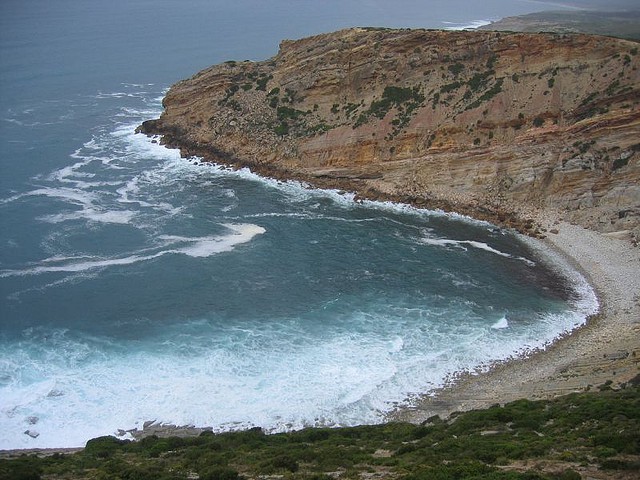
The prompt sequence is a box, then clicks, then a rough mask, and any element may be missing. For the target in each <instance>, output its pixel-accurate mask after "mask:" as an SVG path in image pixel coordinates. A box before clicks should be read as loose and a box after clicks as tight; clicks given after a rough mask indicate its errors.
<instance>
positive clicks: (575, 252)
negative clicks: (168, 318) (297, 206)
mask: <svg viewBox="0 0 640 480" xmlns="http://www.w3.org/2000/svg"><path fill="white" fill-rule="evenodd" d="M315 188H317V186H316V187H315ZM534 216H535V217H536V218H535V220H536V223H537V225H538V226H539V228H540V231H542V232H546V234H547V236H546V237H545V238H542V239H540V238H535V237H533V236H532V237H529V238H530V241H531V242H535V243H534V244H533V245H534V247H535V248H537V249H542V251H544V250H547V251H548V252H551V253H552V257H553V255H557V256H558V257H559V258H560V259H561V260H562V261H563V262H564V263H565V265H568V266H569V267H570V268H571V269H573V270H575V271H577V272H578V273H579V274H580V275H582V276H583V277H584V278H585V280H586V281H587V282H588V284H589V285H590V286H591V287H592V288H593V289H594V291H595V293H596V296H597V299H598V303H599V309H598V312H597V313H596V314H595V315H593V316H591V317H590V318H588V319H587V321H586V323H585V324H583V325H581V326H579V327H577V328H576V329H574V330H572V331H570V332H568V333H567V334H565V335H563V336H561V337H559V338H558V339H556V340H555V341H554V342H553V343H551V344H550V345H549V346H548V347H547V348H545V349H544V350H538V351H535V352H533V353H531V354H528V355H525V356H522V357H514V358H511V359H508V360H504V361H500V362H497V363H496V364H494V365H491V366H490V367H489V368H488V370H487V371H484V372H481V373H461V374H458V375H454V376H453V377H452V378H451V379H450V381H449V383H448V384H447V385H446V386H444V387H442V388H440V389H438V390H436V391H434V392H431V393H429V394H424V395H423V396H422V397H420V398H419V399H418V400H417V401H415V402H414V404H413V405H411V406H408V405H407V406H400V407H398V409H397V410H395V411H392V412H390V413H389V414H388V415H387V417H386V421H387V422H394V421H402V422H411V423H415V424H420V423H424V422H426V421H428V419H429V418H431V417H433V416H435V415H438V416H440V417H441V418H447V417H449V416H451V415H452V414H455V413H456V412H463V411H468V410H474V409H482V408H488V407H490V406H492V405H495V404H505V403H508V402H511V401H514V400H518V399H529V400H541V399H551V398H554V397H557V396H560V395H565V394H568V393H572V392H580V391H586V390H589V389H592V388H598V387H599V386H601V385H603V384H605V383H607V384H609V383H610V388H620V387H621V385H622V384H625V383H627V382H630V381H632V382H634V383H635V382H638V381H639V379H640V275H638V273H637V272H640V248H638V247H634V246H633V245H632V242H631V237H630V236H629V235H628V234H627V233H625V232H618V233H617V234H601V233H598V232H595V231H593V230H589V229H586V228H583V227H581V226H578V225H574V224H570V223H567V222H564V221H563V220H562V219H560V218H559V215H558V214H557V213H555V212H551V211H544V212H538V213H537V214H536V215H534ZM471 218H474V217H471ZM551 259H553V258H551ZM634 292H636V293H635V294H634ZM148 423H149V425H146V424H145V427H144V428H143V429H140V430H128V431H127V432H128V433H129V434H130V438H133V439H134V440H140V439H142V438H144V437H147V436H150V435H157V436H159V437H169V436H180V437H189V436H197V435H199V434H200V433H202V431H205V430H211V428H207V427H202V428H199V427H194V426H177V425H165V424H156V423H153V422H148ZM82 449H83V448H82V447H78V448H66V447H61V448H33V449H9V450H0V458H15V457H17V456H20V455H25V454H26V455H32V454H33V455H37V456H49V455H52V454H55V453H63V454H64V453H74V452H77V451H80V450H82Z"/></svg>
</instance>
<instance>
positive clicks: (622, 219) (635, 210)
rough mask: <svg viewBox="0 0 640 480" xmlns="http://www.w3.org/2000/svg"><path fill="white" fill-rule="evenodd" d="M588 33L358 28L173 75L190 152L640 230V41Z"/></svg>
mask: <svg viewBox="0 0 640 480" xmlns="http://www.w3.org/2000/svg"><path fill="white" fill-rule="evenodd" d="M638 50H639V45H638V43H635V42H633V41H628V40H621V39H616V38H610V37H603V36H593V35H582V34H552V33H549V34H544V33H542V34H526V33H505V32H490V31H458V32H451V31H431V30H391V29H378V28H353V29H347V30H342V31H338V32H335V33H329V34H323V35H317V36H313V37H309V38H304V39H301V40H296V41H289V40H286V41H283V42H282V43H281V45H280V49H279V52H278V53H277V55H275V56H274V57H273V58H271V59H268V60H266V61H261V62H250V61H242V62H236V61H228V62H225V63H223V64H220V65H216V66H213V67H210V68H207V69H205V70H203V71H201V72H199V73H197V74H196V75H194V76H193V77H191V78H189V79H187V80H183V81H181V82H178V83H177V84H175V85H174V86H173V87H171V89H170V90H169V92H168V93H167V95H166V97H165V99H164V103H163V105H164V112H163V113H162V116H161V117H160V119H158V120H150V121H147V122H145V123H144V124H143V125H142V126H141V127H140V129H139V130H140V131H142V132H144V133H147V134H153V135H161V136H162V142H163V143H165V144H167V145H168V146H173V147H178V148H180V149H181V150H182V153H183V155H185V156H191V155H194V156H200V157H203V158H204V159H205V160H208V161H214V162H219V163H224V164H231V165H235V166H247V167H250V168H252V169H253V170H254V171H256V172H258V173H261V174H265V175H268V176H273V177H276V178H293V179H299V180H304V181H307V182H309V183H311V184H312V185H316V186H326V187H333V188H339V189H345V190H347V189H348V190H354V191H356V192H357V193H358V194H359V195H361V196H363V197H368V198H382V199H390V200H398V201H403V202H409V203H413V204H415V205H418V206H423V207H427V208H442V209H445V210H450V211H457V212H459V213H466V214H470V215H472V216H474V217H476V218H485V219H489V220H492V221H495V222H497V223H500V224H502V225H507V226H510V225H511V226H515V227H518V228H519V229H520V230H523V231H527V230H528V231H529V232H530V233H532V232H535V231H536V227H537V225H536V223H535V222H534V221H533V218H534V217H535V213H536V212H538V213H539V212H544V211H548V210H550V209H553V210H554V211H556V212H559V214H560V215H562V217H563V218H564V219H565V220H566V221H569V222H572V223H576V224H579V225H581V226H584V227H587V228H590V229H593V230H596V231H600V232H616V233H618V234H621V235H626V236H627V237H629V238H632V239H635V240H637V239H638V238H640V70H639V67H640V54H639V53H638Z"/></svg>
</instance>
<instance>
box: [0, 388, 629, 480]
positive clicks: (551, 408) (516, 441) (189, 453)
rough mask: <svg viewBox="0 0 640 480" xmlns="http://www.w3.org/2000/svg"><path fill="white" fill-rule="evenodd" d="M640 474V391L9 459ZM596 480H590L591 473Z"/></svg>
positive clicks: (54, 465) (15, 472) (179, 472)
mask: <svg viewBox="0 0 640 480" xmlns="http://www.w3.org/2000/svg"><path fill="white" fill-rule="evenodd" d="M596 471H597V478H607V477H610V478H638V477H637V476H638V475H640V387H639V386H638V385H637V382H634V385H627V386H626V388H623V389H620V390H617V391H614V390H611V389H610V388H609V387H608V386H607V385H604V386H602V387H600V389H599V391H593V392H587V393H581V394H572V395H568V396H565V397H561V398H558V399H555V400H552V401H535V402H534V401H529V400H518V401H516V402H512V403H509V404H507V405H504V406H494V407H491V408H489V409H486V410H478V411H471V412H467V413H464V414H460V415H457V416H454V417H452V418H450V419H449V420H441V419H440V418H438V417H434V418H432V419H430V420H429V421H427V422H425V424H423V425H410V424H401V423H390V424H384V425H376V426H360V427H353V428H336V429H329V428H326V429H325V428H313V429H306V430H302V431H298V432H291V433H286V434H277V435H265V434H264V433H263V432H262V430H260V429H252V430H248V431H243V432H236V433H225V434H213V433H210V432H205V433H203V434H202V435H200V436H199V437H192V438H179V437H172V438H158V437H155V436H152V437H147V438H145V439H143V440H141V441H138V442H129V441H124V440H119V439H116V438H114V437H100V438H96V439H93V440H90V441H89V442H88V443H87V445H86V448H85V449H84V450H83V451H81V452H78V453H75V454H72V455H63V454H55V455H52V456H49V457H38V456H35V455H23V456H21V457H19V458H13V459H2V460H0V479H2V480H4V479H12V480H20V479H23V480H24V479H79V478H82V479H122V480H125V479H131V480H146V479H154V480H157V479H160V480H162V479H197V478H199V479H202V480H240V479H243V478H245V479H256V478H260V479H268V480H279V479H283V480H297V479H300V480H330V479H331V478H336V479H354V478H358V479H365V480H376V479H381V478H390V479H401V480H427V479H429V480H431V479H435V480H439V479H469V478H470V479H491V480H494V479H505V480H511V479H528V480H533V479H564V480H570V479H579V478H583V475H585V473H586V472H588V473H589V474H591V473H595V472H596ZM585 478H586V476H585Z"/></svg>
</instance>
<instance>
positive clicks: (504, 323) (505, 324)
mask: <svg viewBox="0 0 640 480" xmlns="http://www.w3.org/2000/svg"><path fill="white" fill-rule="evenodd" d="M491 328H493V329H494V330H502V329H504V328H509V322H508V320H507V317H502V318H501V319H500V320H498V321H497V322H496V323H494V324H493V325H491Z"/></svg>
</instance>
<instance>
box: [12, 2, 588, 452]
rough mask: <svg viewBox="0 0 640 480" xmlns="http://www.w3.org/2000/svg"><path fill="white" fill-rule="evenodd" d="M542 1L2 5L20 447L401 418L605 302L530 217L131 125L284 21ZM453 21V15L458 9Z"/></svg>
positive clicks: (435, 21) (424, 13) (448, 11)
mask: <svg viewBox="0 0 640 480" xmlns="http://www.w3.org/2000/svg"><path fill="white" fill-rule="evenodd" d="M542 8H544V5H543V6H541V5H540V4H539V3H538V2H505V1H493V2H483V3H482V5H477V2H470V1H457V2H455V1H453V2H452V1H447V2H444V1H442V2H440V1H422V2H419V1H403V2H394V3H393V4H390V3H389V2H382V1H358V2H356V1H354V2H344V1H342V2H337V1H327V2H316V1H313V2H312V1H308V2H305V1H301V2H285V1H273V2H258V1H236V2H216V1H204V0H200V1H199V0H187V1H180V2H178V1H168V0H164V1H162V0H160V1H153V2H151V1H145V0H140V1H133V2H130V1H125V0H115V1H112V2H99V1H90V0H87V1H80V0H59V1H56V2H49V1H45V0H26V1H24V0H20V1H18V0H5V1H3V2H2V4H1V5H0V13H1V15H0V39H1V44H0V48H1V50H0V51H1V54H2V57H1V60H2V64H1V66H2V70H1V72H0V80H1V81H0V88H1V95H0V134H1V135H0V142H1V145H2V150H1V154H2V157H1V158H0V162H1V163H0V165H1V168H2V170H1V176H0V220H1V229H0V246H1V248H0V315H1V316H0V449H6V448H21V447H24V448H28V447H62V446H80V445H83V444H84V442H86V440H88V439H89V438H92V437H95V436H98V435H107V434H113V433H115V432H117V430H118V429H123V430H127V429H132V428H142V425H143V423H144V422H145V421H156V422H158V423H162V422H165V423H174V424H178V425H190V424H191V425H197V426H211V427H213V428H214V429H215V430H216V431H221V430H231V429H238V428H246V427H253V426H260V427H263V428H264V429H265V430H267V431H282V430H288V429H295V428H302V427H305V426H312V425H329V426H335V425H353V424H361V423H374V422H380V421H384V418H385V414H386V413H388V412H389V411H391V410H393V409H394V408H396V407H397V406H402V405H408V404H410V403H411V402H412V401H414V400H415V398H416V397H417V396H418V395H419V394H421V393H426V392H429V391H431V390H433V389H434V388H437V387H439V386H441V385H443V383H444V382H445V381H446V379H447V377H448V376H450V375H451V374H454V373H455V372H459V371H476V370H478V369H483V368H486V367H487V366H488V365H489V364H491V362H494V361H497V360H502V359H507V358H510V357H512V356H514V355H518V354H522V353H525V352H527V351H529V350H532V349H535V348H540V347H544V346H545V345H547V344H548V343H549V342H550V341H552V340H553V339H554V338H556V337H557V336H558V335H560V334H562V333H564V332H566V331H569V330H571V329H572V328H575V327H576V326H577V325H580V324H582V323H583V322H584V321H585V318H586V316H587V315H589V314H590V313H592V312H593V311H594V310H595V308H596V302H595V297H594V295H593V292H592V291H591V290H590V288H589V287H588V285H587V284H586V282H585V281H584V279H582V278H581V277H580V276H579V275H578V274H576V273H575V272H572V271H570V270H569V269H567V268H566V267H562V266H561V265H560V263H559V261H558V260H557V259H554V258H551V257H549V256H548V255H547V254H545V253H544V252H541V251H538V250H536V248H535V247H534V246H533V245H532V244H530V243H529V242H525V241H523V239H521V238H520V237H519V236H517V235H515V234H514V233H512V232H508V231H504V230H501V229H499V228H497V227H495V226H493V225H490V224H487V223H484V222H478V221H474V220H471V219H467V218H463V217H460V216H456V215H446V214H443V213H440V212H429V211H420V210H416V209H413V208H410V207H406V206H401V205H393V204H387V203H376V202H356V201H354V199H353V196H352V195H351V194H349V193H344V192H337V191H319V190H314V189H311V188H308V186H306V185H304V184H300V183H296V182H279V181H274V180H269V179H264V178H260V177H258V176H256V175H254V174H252V173H251V172H249V171H246V170H240V171H234V170H230V169H226V168H223V167H220V166H216V165H207V164H202V162H201V161H200V160H199V159H197V158H194V159H183V158H180V156H179V154H178V152H176V151H173V150H168V149H166V148H164V147H162V146H160V145H159V144H158V143H157V140H154V139H149V138H147V137H145V136H142V135H136V134H135V133H134V130H135V128H136V126H137V125H139V124H140V123H141V122H142V121H144V120H147V119H151V118H157V117H158V116H159V114H160V113H161V109H162V107H161V100H162V97H163V95H164V94H165V93H166V89H167V88H168V87H169V85H170V84H171V83H172V82H174V81H177V80H178V79H180V78H182V77H187V76H189V75H191V74H193V73H194V72H195V71H197V70H198V69H199V68H204V67H206V66H207V65H209V64H211V63H217V62H221V61H224V60H226V59H229V58H234V59H244V58H250V59H256V60H259V59H264V58H267V57H268V56H270V55H273V54H275V52H276V48H277V44H278V41H279V40H281V39H282V38H297V37H301V36H304V35H309V34H313V33H319V32H321V31H328V30H335V29H337V28H342V27H346V26H352V25H383V26H391V27H419V26H423V27H431V28H438V27H450V26H451V25H452V24H455V25H456V26H458V27H460V26H465V25H471V24H473V23H474V22H479V21H488V20H490V19H492V18H497V17H500V16H504V15H510V14H517V13H523V12H526V11H533V10H536V9H542ZM447 22H449V23H447Z"/></svg>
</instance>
